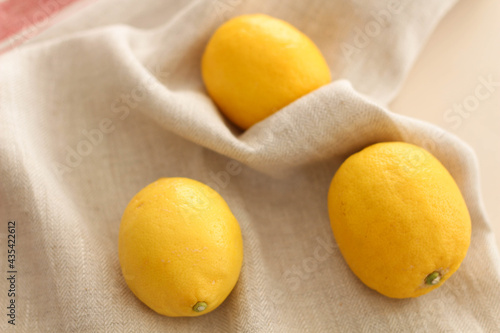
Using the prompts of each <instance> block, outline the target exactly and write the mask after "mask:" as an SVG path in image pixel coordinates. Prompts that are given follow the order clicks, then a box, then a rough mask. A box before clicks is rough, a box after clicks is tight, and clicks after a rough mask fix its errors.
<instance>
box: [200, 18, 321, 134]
mask: <svg viewBox="0 0 500 333" xmlns="http://www.w3.org/2000/svg"><path fill="white" fill-rule="evenodd" d="M201 65H202V75H203V80H204V82H205V86H206V88H207V90H208V93H209V95H210V96H211V97H212V99H213V100H214V102H215V103H216V104H217V106H218V107H219V108H220V110H221V111H222V112H223V113H224V114H225V115H226V116H227V117H228V118H229V119H230V120H231V121H232V122H233V123H235V124H236V125H237V126H239V127H241V128H243V129H247V128H249V127H250V126H252V125H253V124H255V123H257V122H259V121H261V120H262V119H264V118H266V117H268V116H269V115H271V114H273V113H274V112H276V111H278V110H279V109H281V108H282V107H284V106H286V105H288V104H290V103H291V102H293V101H294V100H296V99H298V98H299V97H301V96H303V95H305V94H307V93H309V92H311V91H313V90H315V89H317V88H319V87H321V86H322V85H325V84H327V83H329V82H330V80H331V76H330V70H329V68H328V65H327V63H326V61H325V59H324V58H323V56H322V54H321V52H320V51H319V50H318V48H317V47H316V45H314V43H313V42H312V41H311V40H310V39H309V38H308V37H307V36H305V35H304V34H303V33H301V32H300V31H298V30H297V29H295V28H294V27H293V26H291V25H290V24H288V23H287V22H285V21H282V20H279V19H276V18H273V17H270V16H267V15H262V14H254V15H243V16H239V17H236V18H233V19H231V20H229V21H228V22H226V23H225V24H223V25H222V26H220V27H219V28H218V29H217V31H216V32H215V33H214V35H213V36H212V38H211V39H210V41H209V42H208V44H207V47H206V49H205V52H204V54H203V58H202V64H201Z"/></svg>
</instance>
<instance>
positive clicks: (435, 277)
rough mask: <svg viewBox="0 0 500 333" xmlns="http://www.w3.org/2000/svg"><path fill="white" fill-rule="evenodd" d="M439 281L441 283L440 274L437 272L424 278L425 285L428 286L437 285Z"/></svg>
mask: <svg viewBox="0 0 500 333" xmlns="http://www.w3.org/2000/svg"><path fill="white" fill-rule="evenodd" d="M439 281H441V274H440V273H439V272H438V271H434V272H432V273H431V274H429V275H427V277H426V278H425V284H428V285H430V286H433V285H435V284H438V283H439Z"/></svg>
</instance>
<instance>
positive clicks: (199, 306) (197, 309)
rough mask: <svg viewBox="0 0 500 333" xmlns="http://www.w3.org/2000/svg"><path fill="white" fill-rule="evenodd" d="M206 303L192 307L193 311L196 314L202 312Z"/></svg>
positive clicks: (199, 303)
mask: <svg viewBox="0 0 500 333" xmlns="http://www.w3.org/2000/svg"><path fill="white" fill-rule="evenodd" d="M207 306H208V305H207V303H205V302H198V303H196V304H195V305H194V306H193V310H194V311H196V312H202V311H204V310H205V309H206V308H207Z"/></svg>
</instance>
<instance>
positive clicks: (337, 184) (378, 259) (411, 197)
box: [328, 142, 471, 298]
mask: <svg viewBox="0 0 500 333" xmlns="http://www.w3.org/2000/svg"><path fill="white" fill-rule="evenodd" d="M328 210H329V214H330V223H331V227H332V230H333V233H334V236H335V239H336V241H337V244H338V246H339V249H340V251H341V253H342V255H343V257H344V259H345V260H346V262H347V264H348V265H349V267H350V268H351V270H352V271H353V272H354V274H355V275H356V276H358V277H359V279H360V280H361V281H362V282H363V283H364V284H366V285H367V286H368V287H370V288H372V289H375V290H376V291H378V292H380V293H381V294H383V295H386V296H388V297H393V298H407V297H417V296H420V295H423V294H426V293H428V292H429V291H431V290H433V289H435V288H437V287H439V286H441V285H442V284H443V283H444V282H445V281H446V280H447V279H448V278H449V277H450V276H451V275H452V274H453V273H454V272H455V271H456V270H457V269H458V267H459V266H460V264H461V262H462V260H463V259H464V257H465V255H466V253H467V249H468V248H469V244H470V237H471V222H470V217H469V212H468V210H467V206H466V205H465V202H464V199H463V197H462V195H461V193H460V190H459V188H458V187H457V185H456V183H455V181H454V180H453V178H452V177H451V175H450V174H449V173H448V171H447V170H446V168H445V167H444V166H443V165H442V164H441V163H440V162H439V161H438V160H437V159H436V158H435V157H434V156H432V155H431V154H430V153H429V152H427V151H426V150H424V149H422V148H420V147H417V146H414V145H411V144H407V143H402V142H387V143H378V144H375V145H372V146H370V147H367V148H365V149H363V150H362V151H360V152H358V153H356V154H354V155H352V156H350V157H349V158H348V159H347V160H346V161H345V162H344V163H343V164H342V165H341V166H340V168H339V169H338V171H337V173H336V174H335V176H334V177H333V180H332V183H331V185H330V190H329V193H328Z"/></svg>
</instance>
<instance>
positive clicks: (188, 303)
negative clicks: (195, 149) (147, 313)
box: [118, 178, 243, 317]
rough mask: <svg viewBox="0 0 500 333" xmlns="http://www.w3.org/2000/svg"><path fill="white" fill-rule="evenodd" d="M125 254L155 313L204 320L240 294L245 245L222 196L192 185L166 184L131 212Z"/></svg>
mask: <svg viewBox="0 0 500 333" xmlns="http://www.w3.org/2000/svg"><path fill="white" fill-rule="evenodd" d="M118 254H119V259H120V265H121V269H122V273H123V276H124V278H125V281H126V282H127V285H128V286H129V288H130V290H132V292H133V293H134V294H135V295H136V296H137V297H138V298H139V299H140V300H141V301H142V302H144V303H145V304H146V305H147V306H149V307H150V308H151V309H153V310H154V311H156V312H158V313H160V314H162V315H166V316H171V317H179V316H199V315H202V314H205V313H209V312H210V311H212V310H214V309H216V308H217V307H218V306H219V305H220V304H221V303H222V302H223V301H224V300H225V299H226V297H227V296H228V295H229V293H230V292H231V290H232V289H233V287H234V286H235V284H236V282H237V280H238V277H239V274H240V270H241V265H242V261H243V241H242V236H241V230H240V227H239V224H238V221H237V220H236V218H235V217H234V215H233V214H232V213H231V210H230V209H229V207H228V205H227V204H226V202H225V201H224V199H223V198H222V197H221V196H220V195H219V194H218V193H217V192H216V191H214V190H213V189H211V188H210V187H208V186H207V185H205V184H202V183H200V182H198V181H195V180H192V179H188V178H162V179H159V180H157V181H156V182H154V183H152V184H150V185H148V186H146V187H145V188H144V189H142V190H141V191H140V192H139V193H137V194H136V195H135V196H134V197H133V198H132V200H131V201H130V203H129V204H128V206H127V207H126V209H125V212H124V214H123V217H122V221H121V224H120V231H119V240H118Z"/></svg>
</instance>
